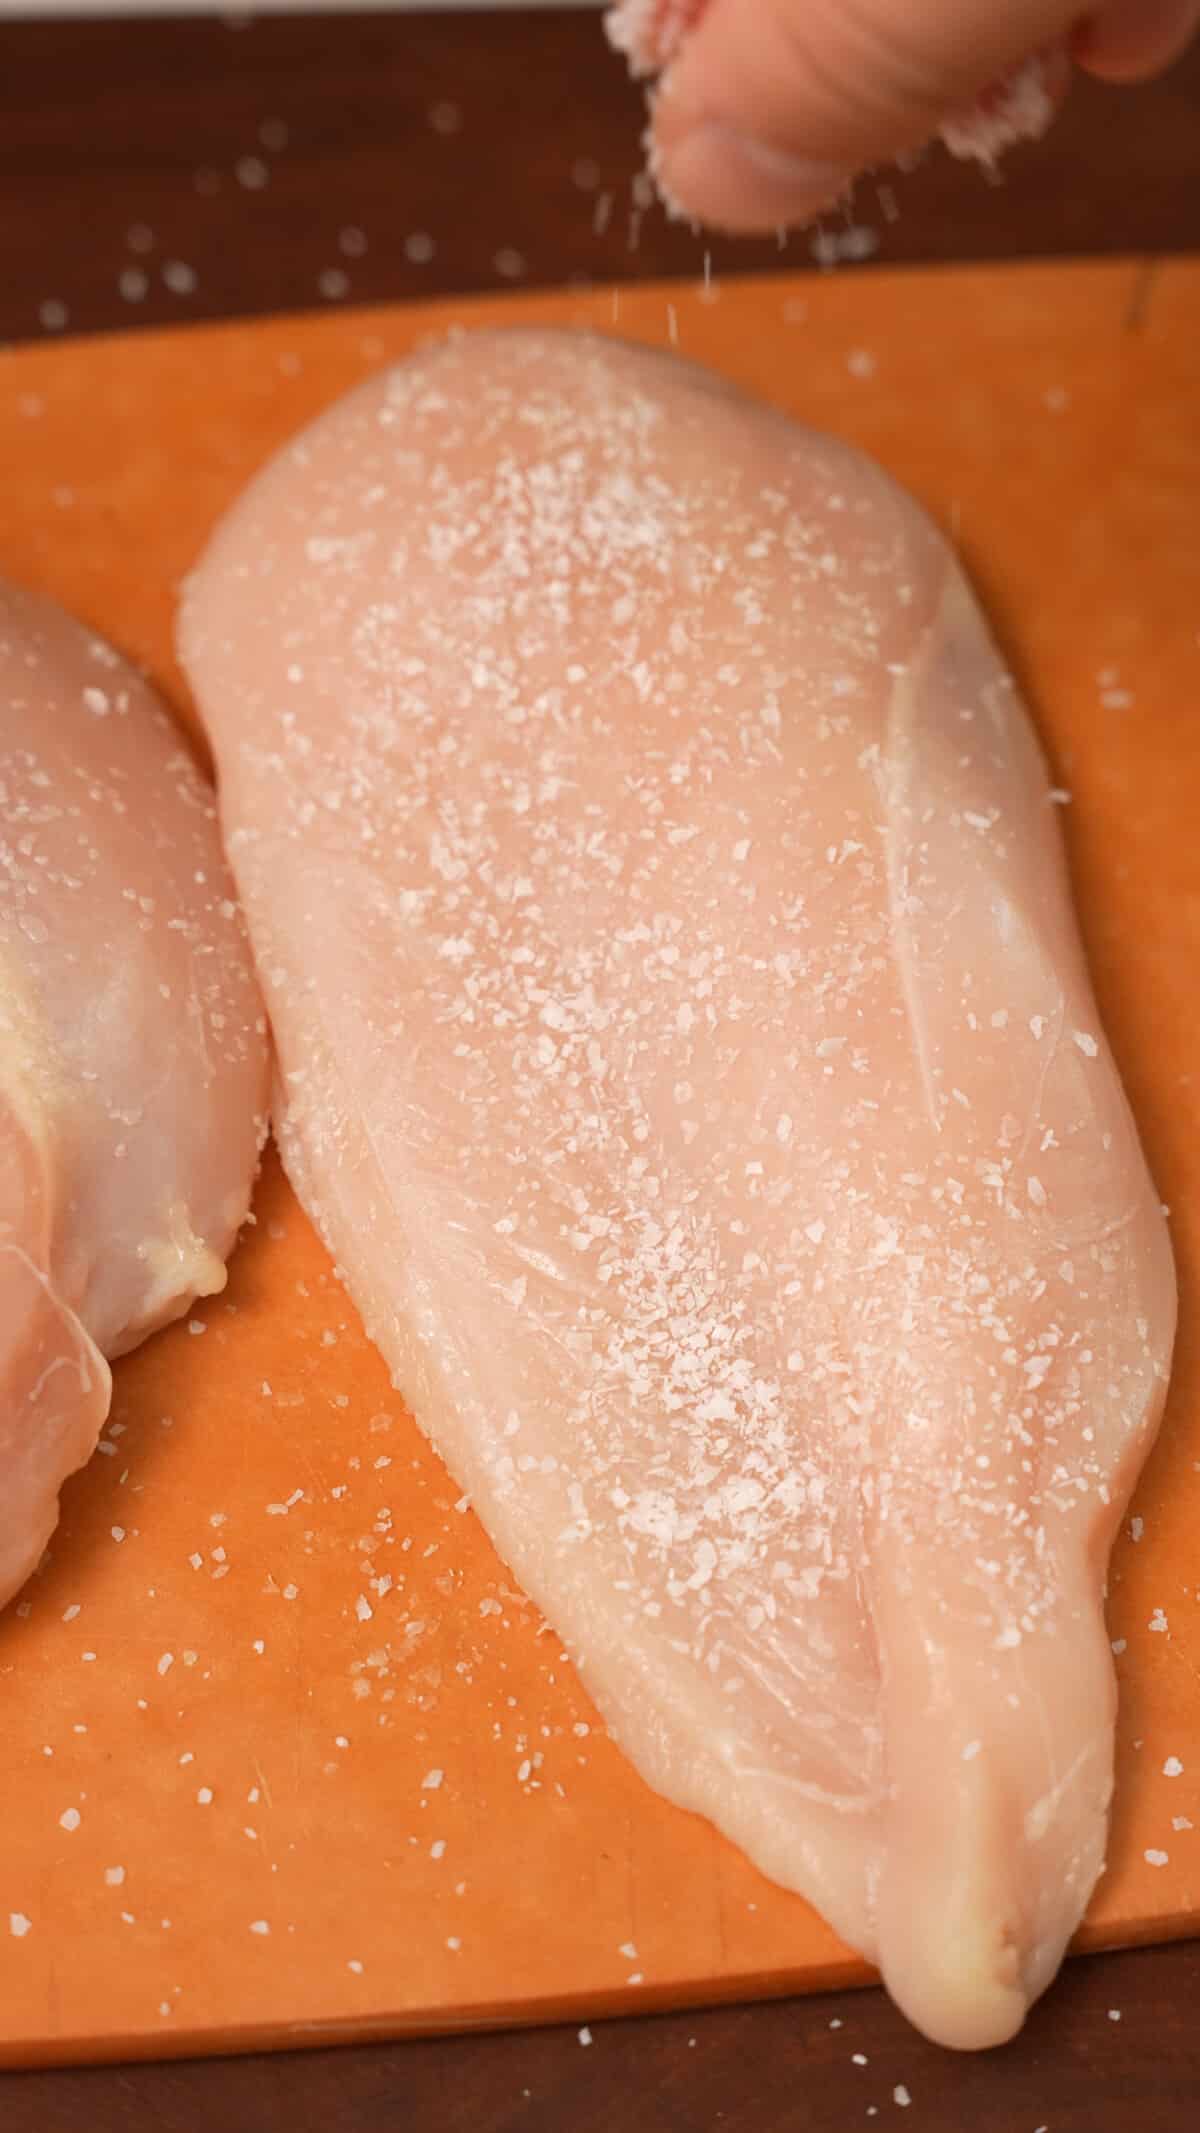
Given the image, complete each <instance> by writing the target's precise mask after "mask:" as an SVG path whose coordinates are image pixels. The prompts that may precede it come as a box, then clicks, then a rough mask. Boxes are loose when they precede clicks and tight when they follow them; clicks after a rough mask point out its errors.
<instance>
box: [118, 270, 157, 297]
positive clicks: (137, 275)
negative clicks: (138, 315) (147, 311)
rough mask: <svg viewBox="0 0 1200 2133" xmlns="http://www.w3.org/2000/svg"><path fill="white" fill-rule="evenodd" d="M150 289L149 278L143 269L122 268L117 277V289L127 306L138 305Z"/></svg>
mask: <svg viewBox="0 0 1200 2133" xmlns="http://www.w3.org/2000/svg"><path fill="white" fill-rule="evenodd" d="M149 287H150V276H149V275H148V274H147V272H146V270H145V268H144V267H122V269H121V272H120V273H119V274H118V276H117V289H118V291H119V293H120V295H121V296H122V297H123V298H124V301H125V302H126V303H127V304H140V303H141V302H142V301H143V300H144V298H145V296H146V293H147V291H148V289H149Z"/></svg>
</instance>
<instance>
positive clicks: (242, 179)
mask: <svg viewBox="0 0 1200 2133" xmlns="http://www.w3.org/2000/svg"><path fill="white" fill-rule="evenodd" d="M233 175H234V177H235V178H236V179H237V181H238V184H239V185H240V186H242V187H243V189H244V190H245V191H246V192H248V193H260V192H261V191H262V189H263V187H264V185H268V184H269V183H270V180H271V173H270V171H269V170H268V169H267V166H266V164H265V163H264V162H263V159H262V157H261V156H239V158H238V160H237V162H236V163H235V164H234V166H233Z"/></svg>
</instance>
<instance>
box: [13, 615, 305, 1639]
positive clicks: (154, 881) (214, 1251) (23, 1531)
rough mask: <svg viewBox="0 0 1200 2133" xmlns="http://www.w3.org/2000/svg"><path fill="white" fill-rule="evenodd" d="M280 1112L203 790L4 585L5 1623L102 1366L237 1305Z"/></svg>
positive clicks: (99, 653)
mask: <svg viewBox="0 0 1200 2133" xmlns="http://www.w3.org/2000/svg"><path fill="white" fill-rule="evenodd" d="M268 1094H269V1079H268V1064H267V1039H266V1017H265V1014H264V1012H263V1008H262V1003H261V999H260V997H259V994H258V990H257V986H256V983H255V979H254V974H253V969H252V966H251V962H250V952H249V948H248V946H247V944H246V940H245V931H244V927H243V924H242V921H241V917H240V914H239V912H238V910H237V907H236V904H235V903H234V901H233V884H232V881H231V879H230V876H229V872H228V869H227V867H226V864H225V860H224V858H223V855H222V853H221V848H220V843H219V839H218V833H217V826H216V810H215V808H214V805H213V797H212V793H211V790H210V789H209V787H208V786H207V785H206V784H205V782H204V780H203V779H202V778H201V777H200V775H199V773H198V771H197V770H196V769H195V767H194V765H193V763H192V761H191V759H190V757H189V756H188V754H187V752H186V750H185V748H184V745H183V742H182V741H181V739H180V737H179V735H178V733H177V732H176V731H175V729H174V727H173V726H172V725H171V722H170V720H169V718H168V717H167V714H166V712H165V711H164V710H163V708H162V706H161V704H160V703H159V702H158V699H157V698H156V697H155V695H154V693H153V691H152V690H151V689H150V688H149V686H148V685H147V684H146V682H144V681H143V680H142V679H141V678H140V677H139V676H138V675H137V674H135V673H134V672H133V670H132V669H131V668H130V667H129V666H127V665H126V663H125V661H124V660H122V659H121V658H119V657H118V655H117V653H116V652H114V651H113V650H112V648H111V647H110V646H109V645H107V644H105V643H104V642H103V641H102V640H101V639H100V638H98V637H96V636H94V635H92V634H91V633H90V632H89V631H88V630H86V629H84V628H82V627H81V626H80V625H79V624H78V623H76V622H74V621H72V620H71V618H70V617H69V616H68V615H65V614H64V613H63V612H62V611H61V610H60V609H58V608H55V607H53V606H51V605H50V604H49V603H48V602H46V601H42V600H38V599H35V598H33V597H32V596H31V595H29V594H27V593H24V592H19V591H17V589H16V588H15V587H13V586H10V585H5V584H3V583H2V582H0V1386H2V1388H3V1392H2V1398H0V1492H2V1493H0V1603H2V1602H3V1601H5V1600H7V1599H8V1598H9V1597H10V1596H11V1595H12V1593H14V1592H15V1591H16V1590H17V1588H18V1586H20V1585H21V1584H23V1583H24V1581H25V1579H26V1578H27V1577H28V1575H29V1573H30V1572H31V1571H32V1570H33V1569H34V1568H35V1567H36V1565H37V1563H38V1560H39V1558H40V1556H41V1554H42V1551H43V1549H44V1548H45V1545H46V1542H47V1540H48V1539H49V1536H50V1534H51V1533H52V1532H53V1530H54V1526H55V1523H56V1520H57V1516H58V1492H59V1488H60V1487H61V1485H62V1483H63V1481H65V1479H66V1477H67V1476H68V1474H70V1473H72V1472H73V1471H74V1470H75V1468H76V1467H79V1466H82V1465H83V1464H84V1462H85V1461H86V1460H87V1459H88V1458H90V1456H91V1453H92V1451H93V1449H94V1447H95V1444H96V1440H97V1438H98V1436H99V1433H100V1430H101V1428H102V1426H103V1423H104V1420H105V1417H106V1415H107V1413H108V1403H109V1390H110V1381H109V1371H108V1365H107V1363H106V1361H105V1357H111V1356H116V1355H120V1354H122V1353H123V1352H124V1350H125V1349H127V1348H131V1347H133V1346H134V1345H135V1344H136V1343H137V1342H138V1341H140V1340H142V1339H144V1338H145V1336H146V1335H147V1334H148V1333H152V1332H154V1331H155V1330H156V1328H157V1327H159V1326H162V1325H165V1324H166V1323H167V1321H168V1320H169V1319H172V1318H176V1317H178V1315H179V1314H180V1312H182V1311H185V1310H186V1309H187V1307H188V1305H189V1304H190V1303H191V1301H192V1300H193V1298H194V1297H196V1296H209V1295H212V1294H213V1293H214V1291H216V1290H218V1289H220V1288H222V1287H223V1286H224V1282H225V1266H224V1261H225V1257H226V1255H227V1253H228V1252H229V1251H230V1249H231V1247H232V1245H233V1241H234V1238H235V1237H236V1235H237V1231H238V1228H239V1226H240V1224H241V1223H242V1221H243V1219H244V1217H245V1214H246V1210H247V1207H248V1205H249V1199H250V1187H251V1183H252V1181H253V1177H254V1173H255V1168H256V1165H257V1161H258V1152H259V1148H260V1146H261V1143H262V1138H263V1134H264V1132H265V1125H266V1109H267V1099H268Z"/></svg>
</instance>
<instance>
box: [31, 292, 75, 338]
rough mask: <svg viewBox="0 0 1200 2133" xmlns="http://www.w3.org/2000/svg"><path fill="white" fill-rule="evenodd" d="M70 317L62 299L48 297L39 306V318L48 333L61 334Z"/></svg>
mask: <svg viewBox="0 0 1200 2133" xmlns="http://www.w3.org/2000/svg"><path fill="white" fill-rule="evenodd" d="M70 315H71V314H70V312H69V311H68V310H67V307H66V305H65V304H64V303H63V301H62V299H61V297H57V296H48V297H47V298H46V300H45V302H44V303H42V304H39V305H38V318H39V319H40V321H41V323H42V325H43V326H44V327H45V329H46V332H47V333H61V332H62V330H63V327H64V326H65V325H66V323H67V320H68V318H69V317H70Z"/></svg>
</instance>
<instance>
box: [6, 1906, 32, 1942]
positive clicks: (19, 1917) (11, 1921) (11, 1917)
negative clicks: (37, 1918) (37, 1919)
mask: <svg viewBox="0 0 1200 2133" xmlns="http://www.w3.org/2000/svg"><path fill="white" fill-rule="evenodd" d="M32 1927H33V1920H32V1918H26V1916H25V1913H24V1911H10V1912H9V1914H8V1930H9V1932H10V1933H11V1934H12V1937H13V1939H14V1940H24V1938H25V1935H26V1934H27V1933H28V1932H30V1931H31V1930H32Z"/></svg>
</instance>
